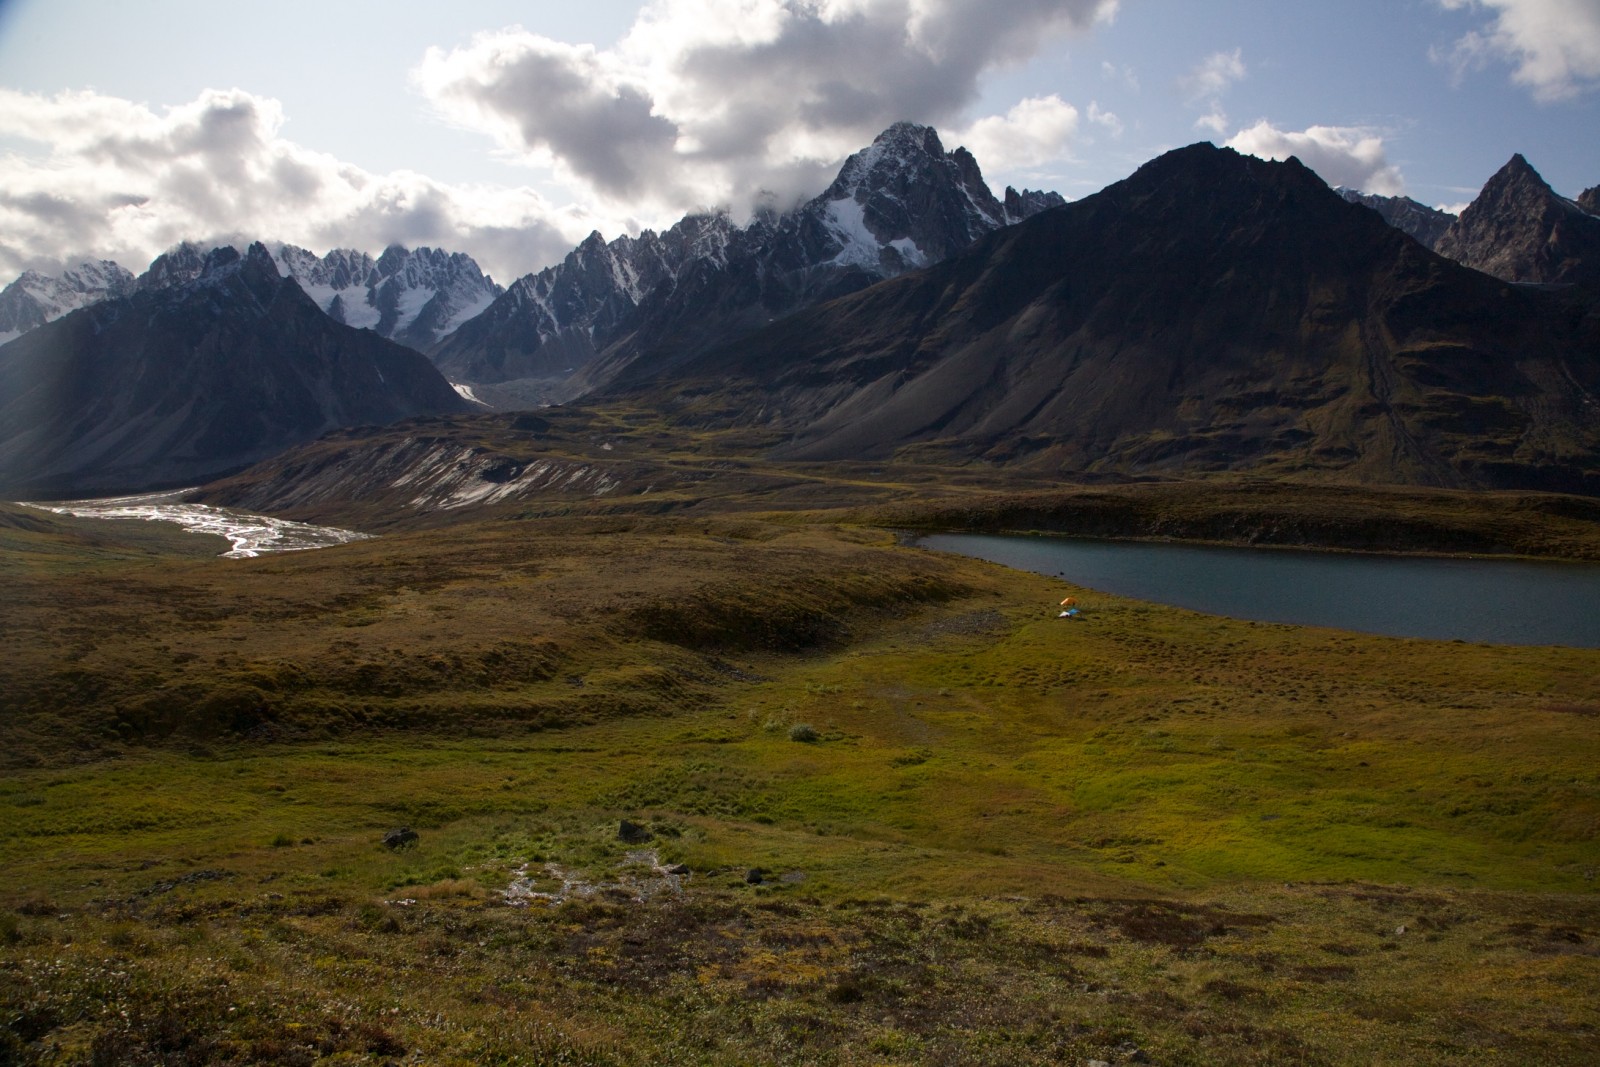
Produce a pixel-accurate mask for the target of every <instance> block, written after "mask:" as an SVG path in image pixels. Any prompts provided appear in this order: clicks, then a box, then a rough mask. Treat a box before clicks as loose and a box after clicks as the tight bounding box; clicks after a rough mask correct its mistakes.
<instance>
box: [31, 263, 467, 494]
mask: <svg viewBox="0 0 1600 1067" xmlns="http://www.w3.org/2000/svg"><path fill="white" fill-rule="evenodd" d="M164 260H165V261H164V262H163V261H161V260H158V262H157V264H155V265H153V266H152V273H151V274H147V275H146V277H147V278H153V279H159V281H156V280H152V281H149V282H144V281H143V280H142V281H141V285H140V286H138V287H137V290H136V291H135V292H133V293H132V294H131V295H127V296H121V297H116V298H112V299H107V300H102V301H100V302H99V303H96V304H92V305H90V306H88V307H85V308H82V309H80V310H78V311H75V312H72V313H71V314H68V315H66V316H64V317H62V318H60V319H57V320H56V321H54V322H51V323H48V324H46V325H44V326H42V327H39V328H38V329H35V330H33V331H31V332H30V333H28V334H26V335H24V336H22V337H20V338H18V339H16V340H14V341H12V342H11V343H9V344H6V345H4V346H0V486H4V487H5V489H6V490H7V491H9V492H13V493H19V494H21V493H29V494H56V495H60V494H67V493H80V494H88V493H105V492H123V491H134V490H139V489H144V488H154V487H160V486H169V485H174V484H181V483H184V482H192V481H196V480H199V479H202V478H205V477H210V476H213V475H216V474H219V473H222V472H225V471H228V470H233V469H237V468H239V467H242V466H244V465H246V464H248V463H251V462H254V461H256V460H259V459H262V458H264V457H266V456H268V455H271V454H273V453H276V452H279V451H281V450H283V449H284V448H287V447H289V446H290V445H294V444H299V443H302V442H305V441H309V440H312V439H314V438H316V437H318V436H319V435H321V434H322V433H324V432H326V431H328V430H330V429H333V428H336V427H343V426H353V425H372V424H384V423H389V422H393V421H395V420H397V419H402V418H405V417H408V416H413V415H423V414H435V413H447V412H455V411H461V410H465V409H466V408H467V404H466V403H465V401H463V400H461V398H460V397H458V396H457V395H456V393H455V391H454V390H452V389H451V388H450V385H449V383H448V382H446V381H445V380H444V379H443V378H442V377H441V376H440V375H439V373H438V372H437V371H436V370H434V368H433V367H432V365H431V364H429V363H428V361H427V360H426V359H425V358H424V357H423V356H421V355H420V354H418V353H417V352H415V351H413V350H411V349H409V348H405V347H403V346H401V345H398V344H395V343H393V342H390V341H386V340H384V339H382V338H380V337H378V336H376V335H374V334H372V333H370V332H365V331H361V330H356V329H352V328H350V327H348V326H343V325H340V324H338V323H336V322H334V321H333V320H332V319H330V318H329V317H328V316H327V315H326V314H324V313H323V312H322V310H321V309H320V308H318V307H317V305H316V304H315V303H314V302H313V301H312V300H311V299H310V298H309V297H308V296H306V294H305V293H304V292H303V291H302V290H301V288H300V286H298V285H297V284H295V282H294V281H293V280H291V279H289V278H285V277H282V276H280V275H279V273H278V271H277V268H276V266H275V264H274V262H273V258H272V256H271V254H270V253H269V252H268V251H267V250H266V249H265V248H264V247H263V246H261V245H259V244H256V245H252V246H251V247H250V249H249V251H248V252H246V253H245V254H244V255H242V256H241V255H240V254H239V253H238V252H237V251H236V250H234V249H232V248H227V247H224V248H218V249H213V250H211V251H210V252H207V253H205V254H204V255H203V256H200V257H198V262H196V257H194V256H192V255H190V254H189V251H188V250H175V254H170V255H169V257H164ZM185 277H186V278H187V280H179V279H182V278H185Z"/></svg>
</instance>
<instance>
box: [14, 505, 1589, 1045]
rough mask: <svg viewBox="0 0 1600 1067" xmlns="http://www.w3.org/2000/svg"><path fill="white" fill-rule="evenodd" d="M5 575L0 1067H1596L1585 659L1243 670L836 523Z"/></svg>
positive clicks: (695, 522) (100, 556)
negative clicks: (1436, 1066) (410, 835)
mask: <svg viewBox="0 0 1600 1067" xmlns="http://www.w3.org/2000/svg"><path fill="white" fill-rule="evenodd" d="M37 536H38V537H40V538H44V539H45V542H39V543H34V544H30V545H28V546H21V547H16V548H15V549H14V550H13V555H14V556H15V558H17V559H22V563H21V564H20V565H8V566H6V567H0V613H3V617H4V619H5V624H6V632H7V635H8V636H7V652H6V655H5V657H4V660H3V665H0V666H3V671H4V674H3V677H0V691H3V693H4V696H3V697H0V699H3V701H4V705H3V714H4V722H3V732H4V737H3V740H4V745H5V758H6V759H7V761H8V766H9V769H8V770H7V771H6V773H5V776H4V779H3V781H0V825H4V826H5V827H6V828H7V833H6V834H5V835H4V837H3V838H0V862H3V863H4V864H5V865H6V867H7V870H8V874H9V877H8V878H7V879H6V880H5V882H4V883H0V953H3V957H0V1024H3V1028H0V1042H3V1043H0V1062H21V1063H52V1064H54V1063H108V1064H109V1063H130V1064H143V1063H150V1064H155V1063H274V1064H279V1063H290V1064H292V1063H303V1064H312V1063H324V1064H355V1063H372V1064H381V1063H388V1062H395V1063H400V1062H416V1063H428V1064H477V1063H504V1064H512V1063H527V1064H542V1063H552V1064H554V1063H580V1064H582V1063H592V1064H612V1063H641V1064H645V1063H651V1064H653V1063H684V1064H694V1063H705V1064H747V1063H791V1064H829V1063H837V1064H910V1063H952V1064H953V1063H974V1064H979V1063H981V1064H1046V1063H1049V1064H1055V1063H1069V1064H1071V1063H1085V1062H1087V1061H1089V1060H1096V1059H1098V1060H1104V1061H1108V1062H1151V1063H1157V1064H1280V1063H1297V1064H1377V1063H1388V1064H1415V1063H1444V1064H1469V1063H1470V1064H1481V1063H1485V1062H1489V1063H1494V1062H1504V1063H1523V1062H1537V1063H1548V1064H1587V1063H1592V1062H1594V1059H1595V1053H1596V1048H1597V1047H1600V1007H1597V1005H1600V895H1597V882H1596V874H1597V868H1600V846H1597V843H1596V836H1597V832H1600V651H1596V650H1581V649H1558V648H1510V647H1489V646H1481V645H1471V644H1461V643H1439V642H1427V641H1405V640H1393V639H1387V638H1381V637H1368V636H1362V635H1355V634H1348V633H1340V632H1335V631H1326V630H1315V629H1307V628H1299V627H1290V626H1280V625H1270V624H1252V623H1248V622H1236V621H1231V620H1226V619H1220V618H1216V617H1211V616H1204V615H1198V614H1194V613H1190V612H1185V611H1181V610H1177V609H1169V608H1164V607H1159V606H1154V605H1148V604H1141V603H1136V602H1132V601H1126V600H1120V599H1117V598H1113V597H1106V596H1101V595H1098V594H1091V593H1089V592H1088V591H1085V590H1081V589H1076V588H1075V587H1073V586H1071V585H1068V584H1066V583H1063V582H1057V581H1051V580H1046V579H1042V578H1038V577H1034V576H1031V575H1024V574H1019V573H1016V572H1011V571H1007V570H1005V569H1002V568H999V567H994V566H991V565H988V564H984V563H980V562H976V561H972V560H966V559H960V558H953V557H942V556H935V555H932V554H929V553H925V552H922V551H920V550H916V549H913V548H907V547H903V546H900V545H898V544H897V543H896V541H895V539H894V537H893V536H892V535H891V534H889V533H886V532H882V531H880V530H877V529H874V528H868V527H855V526H848V525H843V524H841V523H840V522H839V521H838V520H837V518H830V517H829V516H827V515H825V514H814V515H810V516H796V515H788V516H768V515H762V514H756V513H737V514H723V515H706V516H695V517H693V518H690V517H687V516H678V517H667V516H654V517H651V516H631V517H629V516H609V517H607V516H592V515H591V516H589V517H572V518H567V519H553V518H544V519H540V520H538V521H521V522H519V521H496V522H483V523H466V522H460V523H457V524H456V525H453V526H448V527H443V528H440V529H435V530H431V531H430V530H424V531H416V532H410V533H396V534H394V535H392V536H386V537H384V538H381V539H379V540H376V541H368V542H360V543H357V544H352V545H346V546H341V547H339V548H333V549H326V550H322V551H318V552H312V553H302V554H297V555H290V556H282V557H268V558H263V559H258V560H244V561H221V560H204V561H196V560H184V559H172V558H160V557H159V555H158V554H156V553H154V552H153V551H152V552H150V553H145V554H130V555H126V556H119V555H117V554H116V553H107V552H106V551H105V550H104V549H103V548H97V549H95V550H93V551H90V550H88V549H81V550H80V549H78V548H75V547H74V545H75V544H76V542H74V540H73V534H72V533H71V526H70V524H66V525H64V526H63V527H61V528H60V529H51V530H48V531H44V532H41V533H39V534H38V535H37ZM1563 536H1565V535H1563ZM46 542H48V544H47V548H48V550H46V547H43V546H45V544H46ZM30 552H31V553H33V555H31V556H30V555H28V553H30ZM40 558H43V559H48V561H49V562H48V565H43V564H38V563H30V562H28V560H29V559H40ZM1069 593H1072V594H1075V595H1077V596H1078V597H1079V598H1080V601H1081V602H1082V604H1083V606H1084V615H1083V617H1082V618H1081V619H1079V620H1076V621H1072V622H1067V621H1062V620H1058V619H1056V618H1055V617H1054V615H1055V611H1054V605H1055V604H1056V602H1057V601H1058V600H1059V599H1060V598H1061V597H1063V596H1065V595H1067V594H1069ZM802 727H809V728H810V729H809V731H808V730H805V729H801V728H802ZM624 821H626V822H627V823H629V824H630V825H629V826H626V827H624V825H623V823H624ZM399 827H409V828H411V829H412V830H414V831H416V833H417V835H418V839H417V840H416V841H415V842H414V843H407V844H405V845H404V846H403V847H400V848H397V849H391V848H388V847H386V846H385V845H384V844H383V838H384V835H385V834H386V832H388V831H390V830H393V829H396V828H399ZM680 865H681V866H680Z"/></svg>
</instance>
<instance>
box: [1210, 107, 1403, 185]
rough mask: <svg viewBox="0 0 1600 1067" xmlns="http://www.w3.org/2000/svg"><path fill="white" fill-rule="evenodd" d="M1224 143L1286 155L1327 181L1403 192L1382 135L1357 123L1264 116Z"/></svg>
mask: <svg viewBox="0 0 1600 1067" xmlns="http://www.w3.org/2000/svg"><path fill="white" fill-rule="evenodd" d="M1227 147H1229V148H1233V149H1237V150H1238V151H1240V152H1244V153H1246V154H1248V155H1252V156H1259V157H1261V158H1262V159H1279V160H1282V159H1288V158H1289V157H1290V156H1295V157H1297V158H1298V159H1299V160H1300V162H1302V163H1304V164H1305V165H1306V166H1308V167H1310V168H1311V169H1312V170H1314V171H1316V172H1317V174H1318V176H1320V177H1321V178H1322V180H1323V181H1325V182H1327V183H1328V184H1329V185H1331V186H1341V185H1343V186H1346V187H1348V188H1351V189H1360V190H1361V191H1362V192H1367V193H1377V194H1378V195H1380V196H1402V195H1404V193H1405V179H1404V178H1402V177H1401V176H1400V169H1399V168H1398V167H1396V166H1394V165H1393V164H1391V163H1390V162H1389V161H1388V159H1387V158H1385V156H1384V150H1383V137H1382V136H1380V135H1379V134H1378V133H1376V132H1374V131H1372V130H1369V129H1366V128H1364V127H1356V126H1311V127H1308V128H1307V129H1304V130H1298V131H1295V130H1280V129H1278V128H1277V127H1275V126H1273V125H1272V124H1271V123H1269V122H1268V121H1267V120H1265V119H1262V120H1261V121H1259V122H1257V123H1256V124H1255V125H1254V126H1251V127H1249V128H1248V129H1244V130H1240V131H1239V132H1238V133H1236V134H1234V135H1233V137H1231V138H1229V140H1228V142H1227Z"/></svg>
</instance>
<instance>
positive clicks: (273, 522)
mask: <svg viewBox="0 0 1600 1067" xmlns="http://www.w3.org/2000/svg"><path fill="white" fill-rule="evenodd" d="M188 492H192V490H189V489H174V490H172V491H170V492H165V493H143V494H140V495H138V496H118V497H106V498H104V499H100V500H62V501H55V502H52V503H49V504H29V503H24V506H26V507H30V508H38V509H39V510H41V511H50V512H54V513H56V514H57V515H72V516H76V517H77V518H80V519H147V520H151V521H154V522H172V523H177V524H178V525H179V526H182V527H183V528H184V529H186V530H189V531H191V532H193V533H205V534H215V535H217V536H218V537H225V538H227V539H228V541H230V542H231V543H232V544H233V548H232V549H231V550H229V551H227V552H224V553H222V556H223V557H225V558H228V559H245V558H248V557H250V556H260V555H264V554H266V553H268V552H301V551H304V550H306V549H312V548H327V547H328V546H330V545H343V544H348V543H349V542H351V541H364V540H366V539H367V538H368V537H369V536H370V535H369V534H364V533H357V532H355V531H354V530H341V529H339V528H338V527H335V526H312V525H310V524H309V523H304V522H291V521H290V520H288V519H275V518H273V517H272V516H270V515H252V514H250V513H249V512H245V511H234V510H233V509H231V508H219V507H213V506H211V505H210V504H186V503H184V502H183V501H182V500H181V499H180V498H181V497H182V496H183V495H184V494H185V493H188Z"/></svg>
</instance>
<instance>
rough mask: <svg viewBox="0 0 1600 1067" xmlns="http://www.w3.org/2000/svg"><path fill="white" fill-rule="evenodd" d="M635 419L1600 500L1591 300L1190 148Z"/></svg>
mask: <svg viewBox="0 0 1600 1067" xmlns="http://www.w3.org/2000/svg"><path fill="white" fill-rule="evenodd" d="M608 397H618V398H620V397H626V398H627V399H629V400H631V401H633V402H639V403H646V404H651V405H655V406H658V407H659V408H661V409H662V410H663V411H665V412H666V413H667V415H668V417H669V418H671V419H673V420H675V421H677V422H679V423H680V424H685V425H747V426H758V427H761V428H763V429H766V430H771V429H777V430H782V431H786V432H787V433H788V434H789V435H790V441H789V443H788V444H787V445H785V446H783V447H782V448H781V449H780V452H781V454H782V455H785V456H789V457H794V458H801V459H815V460H829V459H871V458H881V457H887V456H895V455H898V456H900V457H903V458H917V457H924V456H925V457H928V458H938V459H941V460H946V461H948V460H950V459H956V460H958V461H961V462H981V463H991V464H1005V465H1020V466H1023V467H1026V468H1028V469H1034V470H1039V471H1049V472H1056V473H1061V474H1067V475H1072V476H1081V475H1086V474H1089V475H1092V474H1104V475H1112V476H1143V475H1159V476H1179V475H1189V474H1194V473H1200V472H1208V471H1221V470H1249V471H1254V472H1260V473H1263V474H1272V475H1284V476H1292V477H1306V478H1317V479H1325V480H1335V481H1362V482H1369V483H1373V482H1378V483H1383V482H1388V483H1401V484H1421V485H1449V486H1520V487H1528V488H1543V489H1555V490H1564V491H1581V492H1589V493H1594V492H1600V476H1597V475H1596V471H1597V470H1600V406H1597V401H1600V300H1597V299H1596V298H1595V297H1594V296H1593V295H1592V294H1589V293H1587V292H1586V291H1584V290H1582V289H1569V290H1565V291H1545V290H1540V289H1534V288H1526V287H1518V286H1512V285H1508V284H1506V283H1503V282H1501V281H1498V280H1496V279H1494V278H1491V277H1489V276H1487V275H1484V274H1481V273H1478V272H1475V271H1471V270H1467V269H1465V268H1463V267H1461V266H1459V265H1458V264H1456V263H1453V262H1451V261H1449V260H1446V259H1443V258H1441V257H1439V256H1437V255H1434V254H1433V253H1430V252H1428V251H1427V250H1426V249H1425V248H1423V247H1422V246H1421V245H1420V244H1418V243H1417V242H1415V241H1413V240H1410V239H1408V238H1407V237H1406V236H1404V235H1403V234H1401V233H1400V232H1398V231H1397V230H1395V229H1394V228H1393V227H1390V226H1388V225H1387V224H1385V223H1384V222H1383V220H1382V219H1381V218H1380V217H1379V216H1378V215H1376V214H1375V213H1373V212H1372V211H1370V210H1367V209H1366V208H1363V207H1359V206H1357V205H1353V204H1350V203H1347V202H1346V201H1344V200H1342V199H1341V198H1340V197H1338V196H1337V195H1335V194H1334V193H1333V192H1332V191H1331V190H1329V189H1328V188H1327V186H1326V185H1325V184H1323V182H1322V181H1321V180H1320V179H1319V178H1317V177H1316V175H1315V174H1313V173H1312V172H1311V171H1310V170H1308V169H1307V168H1305V167H1304V166H1302V165H1301V164H1300V163H1299V162H1298V161H1296V160H1292V159H1291V160H1289V161H1286V162H1283V163H1272V162H1265V161H1262V160H1258V159H1253V158H1250V157H1245V156H1241V155H1239V154H1237V153H1235V152H1233V151H1231V150H1227V149H1217V148H1214V147H1212V146H1210V145H1195V146H1192V147H1190V148H1185V149H1180V150H1178V151H1175V152H1171V153H1168V154H1167V155H1165V156H1162V157H1161V158H1159V159H1157V160H1154V161H1152V162H1151V163H1149V164H1147V165H1145V166H1144V167H1142V168H1140V169H1139V171H1137V172H1136V173H1135V174H1134V175H1132V176H1131V177H1130V178H1128V179H1126V180H1124V181H1122V182H1119V183H1117V184H1115V185H1112V186H1110V187H1108V188H1107V189H1105V190H1104V191H1102V192H1100V193H1098V194H1096V195H1094V196H1091V197H1087V198H1085V199H1084V200H1081V201H1077V202H1074V203H1072V204H1068V205H1066V206H1065V207H1062V208H1059V209H1057V210H1053V211H1047V212H1043V213H1041V214H1039V215H1037V216H1035V217H1034V218H1032V219H1029V220H1027V221H1025V222H1023V223H1021V224H1019V225H1016V226H1012V227H1009V228H1006V229H1003V230H999V231H997V232H994V233H991V234H990V235H989V236H988V237H985V238H983V239H981V240H980V241H979V242H978V243H977V244H975V245H974V246H972V247H971V248H969V249H967V250H966V251H964V252H961V253H959V254H957V255H955V256H953V257H951V258H950V259H948V260H946V261H945V262H943V263H941V264H938V265H936V266H934V267H932V268H930V269H928V270H926V271H922V272H917V273H913V274H907V275H904V276H902V277H899V278H895V279H892V280H889V281H886V282H883V283H882V284H879V285H876V286H873V287H872V288H870V289H867V290H865V291H863V292H858V293H855V294H852V295H849V296H846V297H844V298H842V299H839V300H835V301H833V302H831V303H829V304H825V305H821V306H818V307H813V308H810V309H807V310H803V311H800V312H798V313H797V314H795V315H792V316H790V317H789V318H787V319H784V320H782V321H780V322H776V323H774V324H772V325H771V326H769V327H767V328H766V329H763V330H761V331H760V332H758V333H755V334H753V335H751V336H748V337H745V338H743V339H741V340H740V341H739V342H738V343H737V344H734V345H727V346H722V347H718V348H716V349H713V350H710V351H707V352H705V353H702V354H701V355H699V356H697V357H695V358H694V359H691V360H688V361H685V362H682V363H680V364H679V365H677V366H675V367H673V368H672V370H671V372H670V373H669V374H663V373H660V372H659V371H658V370H657V369H656V368H653V367H651V366H649V365H648V364H645V363H642V362H640V363H635V364H634V365H633V366H631V367H629V368H626V369H625V370H624V371H623V373H622V374H620V375H619V376H618V378H617V379H616V380H615V381H614V382H613V383H612V384H611V385H610V387H609V388H608V390H606V391H604V392H603V393H601V394H600V395H597V396H595V397H593V398H591V399H593V400H595V401H597V402H604V401H605V400H606V399H607V398H608Z"/></svg>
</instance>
